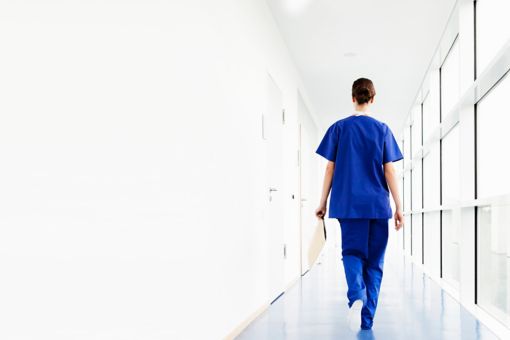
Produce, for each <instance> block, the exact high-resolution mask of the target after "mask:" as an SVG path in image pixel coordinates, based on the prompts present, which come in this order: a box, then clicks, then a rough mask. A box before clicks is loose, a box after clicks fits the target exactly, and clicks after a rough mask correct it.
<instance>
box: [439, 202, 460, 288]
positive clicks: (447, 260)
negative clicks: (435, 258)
mask: <svg viewBox="0 0 510 340" xmlns="http://www.w3.org/2000/svg"><path fill="white" fill-rule="evenodd" d="M459 221H460V209H454V210H444V211H443V278H444V279H445V280H446V281H447V282H448V283H450V284H451V285H453V286H454V287H456V288H458V284H459V225H460V223H459Z"/></svg>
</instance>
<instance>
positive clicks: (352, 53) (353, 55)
mask: <svg viewBox="0 0 510 340" xmlns="http://www.w3.org/2000/svg"><path fill="white" fill-rule="evenodd" d="M355 56H356V53H355V52H346V53H344V57H355Z"/></svg>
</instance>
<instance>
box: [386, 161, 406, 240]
mask: <svg viewBox="0 0 510 340" xmlns="http://www.w3.org/2000/svg"><path fill="white" fill-rule="evenodd" d="M384 177H386V183H388V187H389V189H390V192H391V196H393V201H395V214H394V216H393V219H394V220H395V229H396V230H399V229H400V228H402V226H403V225H404V214H403V213H402V205H401V202H400V195H399V193H398V182H397V179H396V175H395V167H394V166H393V162H387V163H384Z"/></svg>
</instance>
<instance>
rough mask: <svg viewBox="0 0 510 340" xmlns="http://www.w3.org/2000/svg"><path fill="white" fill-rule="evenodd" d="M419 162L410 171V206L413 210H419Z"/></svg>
mask: <svg viewBox="0 0 510 340" xmlns="http://www.w3.org/2000/svg"><path fill="white" fill-rule="evenodd" d="M421 176H422V175H421V162H420V161H418V162H417V163H416V164H415V165H414V168H413V170H412V181H413V183H412V190H411V191H412V202H411V204H412V206H413V210H417V209H421V208H422V206H421Z"/></svg>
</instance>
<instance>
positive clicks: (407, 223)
mask: <svg viewBox="0 0 510 340" xmlns="http://www.w3.org/2000/svg"><path fill="white" fill-rule="evenodd" d="M411 230H412V228H411V215H406V217H405V224H404V243H405V245H404V247H405V250H404V253H405V254H407V255H411Z"/></svg>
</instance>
